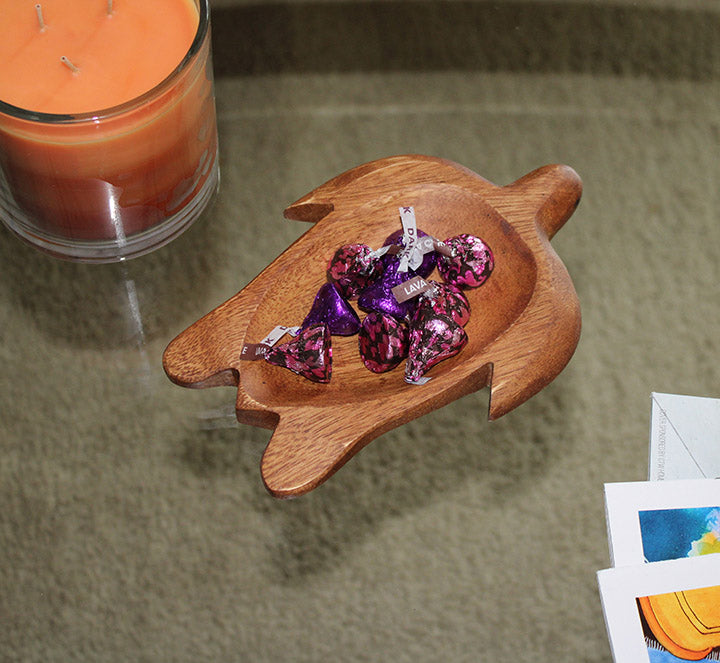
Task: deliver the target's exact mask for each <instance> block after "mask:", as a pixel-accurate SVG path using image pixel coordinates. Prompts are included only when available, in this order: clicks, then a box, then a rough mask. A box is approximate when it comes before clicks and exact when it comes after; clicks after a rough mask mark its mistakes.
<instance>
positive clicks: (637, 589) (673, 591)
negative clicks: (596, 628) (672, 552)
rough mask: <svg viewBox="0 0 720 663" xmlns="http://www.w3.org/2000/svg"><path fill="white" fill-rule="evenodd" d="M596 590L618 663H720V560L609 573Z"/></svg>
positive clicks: (600, 578)
mask: <svg viewBox="0 0 720 663" xmlns="http://www.w3.org/2000/svg"><path fill="white" fill-rule="evenodd" d="M598 585H599V588H600V596H601V599H602V605H603V610H604V612H605V624H606V626H607V631H608V637H609V640H610V647H611V649H612V652H613V657H614V659H615V663H660V662H662V663H670V662H673V663H675V662H676V661H686V660H702V661H717V660H720V658H719V657H720V555H705V556H703V557H694V558H691V559H675V560H671V561H667V562H654V563H652V564H643V565H641V566H619V567H616V568H612V569H605V570H603V571H599V572H598ZM638 599H640V600H638ZM647 603H649V605H648V604H647ZM651 622H652V626H651V625H650V623H651ZM690 653H692V656H693V658H692V659H690V658H684V656H688V655H689V654H690Z"/></svg>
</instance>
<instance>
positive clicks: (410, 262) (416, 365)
mask: <svg viewBox="0 0 720 663" xmlns="http://www.w3.org/2000/svg"><path fill="white" fill-rule="evenodd" d="M400 212H401V218H403V214H404V217H405V218H403V229H404V230H399V231H397V232H395V233H393V234H391V235H390V236H389V237H387V238H386V239H385V241H384V243H383V246H382V247H381V248H380V249H378V250H375V251H374V250H373V249H372V248H371V247H369V246H367V245H365V244H359V243H358V244H346V245H344V246H341V247H339V248H338V249H337V251H336V252H335V254H334V255H333V256H332V258H331V259H330V261H329V264H328V268H327V282H326V283H324V284H323V285H322V286H321V287H320V289H319V290H318V292H317V295H316V296H315V300H314V302H313V304H312V308H311V309H310V312H309V313H308V314H307V316H306V317H305V319H304V320H303V322H302V324H301V325H300V326H299V328H296V329H295V330H294V331H295V333H296V334H297V335H296V336H295V338H293V339H292V340H290V341H289V342H287V343H283V344H280V345H274V346H272V347H268V348H267V349H265V350H264V352H263V358H264V359H265V361H267V362H269V363H270V364H273V365H276V366H282V367H284V368H287V369H289V370H291V371H293V372H295V373H297V374H298V375H301V376H303V377H305V378H307V379H309V380H313V381H315V382H329V381H330V377H331V374H332V346H331V337H332V336H333V335H340V336H352V335H355V334H357V335H358V349H359V354H360V359H361V360H362V362H363V363H364V365H365V366H366V367H367V369H368V370H370V371H372V372H374V373H383V372H386V371H390V370H392V369H394V368H395V367H397V366H398V365H399V364H400V363H401V362H402V361H403V360H405V375H404V378H405V381H406V382H408V383H410V384H423V383H424V382H426V381H427V380H428V379H429V378H428V377H424V376H425V373H427V371H428V370H429V369H430V368H432V367H433V366H435V365H436V364H437V363H438V362H441V361H443V360H444V359H448V358H449V357H452V356H454V355H456V354H458V353H459V352H460V351H461V350H462V349H463V348H464V347H465V345H466V344H467V342H468V337H467V333H466V332H465V329H464V327H465V325H466V324H467V322H468V320H469V319H470V304H469V302H468V299H467V297H466V295H465V294H464V292H463V291H464V290H466V289H470V288H477V287H479V286H481V285H482V284H483V283H485V281H486V280H487V279H488V277H489V276H490V274H491V273H492V270H493V267H494V258H493V253H492V251H491V250H490V247H488V245H487V244H486V243H485V242H484V241H483V240H482V239H481V238H479V237H476V236H474V235H470V234H467V233H463V234H459V235H455V236H453V237H449V238H447V239H445V240H444V241H439V240H437V239H436V238H434V237H431V236H429V235H427V234H426V233H424V232H423V231H422V230H417V229H416V228H415V225H414V223H415V221H414V211H413V209H412V208H407V207H406V208H400ZM407 218H409V219H410V220H411V222H412V223H407V224H406V221H405V219H407ZM435 268H437V272H438V274H439V276H440V278H441V279H442V280H441V281H438V280H432V279H430V278H429V277H430V275H431V274H432V273H433V270H435ZM352 300H357V307H358V309H360V311H363V312H365V313H366V315H365V316H364V318H363V319H362V321H361V320H360V316H359V315H358V313H357V312H356V310H355V308H353V306H352V304H351V303H350V302H351V301H352Z"/></svg>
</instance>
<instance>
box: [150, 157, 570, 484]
mask: <svg viewBox="0 0 720 663" xmlns="http://www.w3.org/2000/svg"><path fill="white" fill-rule="evenodd" d="M581 191H582V185H581V182H580V178H579V177H578V175H577V174H576V173H575V171H573V170H572V169H571V168H569V167H567V166H562V165H550V166H545V167H542V168H539V169H537V170H535V171H533V172H531V173H529V174H528V175H526V176H524V177H522V178H521V179H519V180H517V181H516V182H514V183H513V184H510V185H507V186H496V185H494V184H492V183H490V182H488V181H487V180H485V179H483V178H482V177H480V176H479V175H477V174H476V173H474V172H472V171H470V170H468V169H466V168H464V167H462V166H460V165H458V164H456V163H453V162H451V161H447V160H444V159H439V158H435V157H429V156H422V155H405V156H396V157H388V158H385V159H380V160H378V161H373V162H370V163H367V164H364V165H361V166H358V167H356V168H353V169H352V170H349V171H347V172H345V173H343V174H341V175H339V176H337V177H335V178H333V179H332V180H330V181H328V182H326V183H325V184H323V185H321V186H320V187H318V188H317V189H315V190H313V191H312V192H310V193H309V194H307V195H306V196H303V197H302V198H300V199H299V200H298V201H296V202H295V203H293V204H292V205H290V206H289V207H288V208H287V209H286V210H285V217H286V218H288V219H295V220H299V221H305V222H309V223H312V224H314V225H313V226H312V227H311V228H310V229H309V230H308V231H307V232H306V233H305V234H304V235H302V236H301V237H300V238H299V239H298V240H297V241H296V242H294V243H293V244H292V245H291V246H290V247H289V248H288V249H287V250H286V251H285V252H283V253H282V255H280V256H279V257H278V258H277V259H276V260H274V261H273V262H272V263H271V264H270V265H269V266H268V267H267V268H266V269H265V270H264V271H263V272H262V273H261V274H260V275H259V276H257V277H256V278H255V279H254V280H253V281H251V282H250V283H249V284H248V285H247V286H246V287H245V288H243V289H242V290H241V291H240V292H239V293H237V295H235V296H234V297H232V298H231V299H229V300H228V301H227V302H225V303H224V304H222V305H220V306H218V307H217V308H216V309H214V310H213V311H211V312H210V313H208V314H207V315H205V316H204V317H203V318H201V319H200V320H198V321H197V322H196V323H194V324H193V325H192V326H190V327H189V328H188V329H187V330H185V331H184V332H182V333H181V334H180V335H179V336H178V337H177V338H175V339H174V340H173V341H172V342H171V343H170V344H169V345H168V347H167V349H166V350H165V353H164V357H163V365H164V368H165V371H166V373H167V375H168V377H169V378H170V379H171V380H172V381H173V382H175V383H177V384H179V385H182V386H185V387H210V386H218V385H236V386H237V388H238V392H237V402H236V411H237V417H238V420H239V421H240V422H243V423H247V424H251V425H256V426H264V427H267V428H272V429H274V433H273V435H272V437H271V439H270V442H269V443H268V446H267V448H266V450H265V453H264V455H263V458H262V463H261V473H262V478H263V481H264V482H265V485H266V487H267V488H268V490H269V491H270V492H271V493H272V494H273V495H275V496H277V497H292V496H297V495H301V494H303V493H306V492H308V491H310V490H312V489H313V488H315V487H317V486H318V485H319V484H321V483H322V482H323V481H325V480H326V479H327V478H328V477H329V476H331V475H332V474H333V473H334V472H335V471H336V470H337V469H338V468H340V467H341V466H342V465H343V464H344V463H345V462H346V461H347V460H349V459H350V458H351V457H352V456H353V455H354V454H355V453H357V452H358V451H359V450H360V449H361V448H362V447H363V446H365V445H366V444H367V443H368V442H370V441H372V440H373V439H375V438H376V437H377V436H379V435H381V434H382V433H384V432H386V431H388V430H390V429H392V428H395V427H396V426H399V425H401V424H403V423H406V422H408V421H410V420H412V419H415V418H417V417H420V416H422V415H424V414H426V413H427V412H430V411H431V410H434V409H436V408H439V407H442V406H443V405H445V404H447V403H449V402H451V401H453V400H455V399H457V398H460V397H461V396H463V395H465V394H468V393H471V392H473V391H476V390H478V389H481V388H483V387H485V386H488V385H489V386H490V388H491V395H490V407H489V418H490V419H496V418H498V417H500V416H502V415H504V414H506V413H507V412H509V411H510V410H512V409H513V408H515V407H517V406H518V405H520V404H521V403H523V402H524V401H526V400H527V399H528V398H530V397H531V396H533V395H534V394H536V393H537V392H538V391H540V390H541V389H542V388H543V387H544V386H546V385H547V384H548V383H549V382H551V381H552V380H553V379H554V378H555V377H556V376H557V375H558V373H560V371H561V370H562V369H563V368H564V367H565V365H566V364H567V362H568V361H569V360H570V358H571V356H572V354H573V352H574V350H575V347H576V345H577V342H578V339H579V335H580V306H579V302H578V298H577V295H576V293H575V289H574V287H573V284H572V281H571V279H570V276H569V275H568V273H567V270H566V269H565V267H564V265H563V263H562V262H561V260H560V259H559V258H558V256H557V255H556V253H555V251H554V250H553V248H552V246H551V245H550V239H551V238H552V237H553V235H554V234H555V233H556V232H557V231H558V230H559V229H560V228H561V227H562V225H563V224H564V223H565V221H566V220H567V219H568V218H569V217H570V215H571V214H572V213H573V211H574V210H575V208H576V206H577V204H578V202H579V200H580V195H581ZM400 206H412V207H414V209H415V215H416V217H417V223H418V228H420V229H421V230H424V231H425V232H426V233H428V234H430V235H432V236H434V237H437V238H438V239H446V238H448V237H451V236H453V235H456V234H459V233H471V234H474V235H477V236H479V237H481V238H483V240H485V241H486V243H487V244H488V245H489V246H490V247H491V249H492V251H493V253H494V256H495V269H494V271H493V273H492V275H491V277H490V278H489V279H488V280H487V282H486V283H485V284H483V285H482V286H481V287H479V288H475V289H470V290H466V295H467V297H468V299H469V301H470V305H471V316H470V321H469V322H468V324H467V326H466V331H467V334H468V337H469V341H468V345H467V346H466V347H465V348H464V349H463V350H462V351H461V352H460V354H458V355H456V356H455V357H453V358H451V359H448V360H446V361H443V362H441V363H440V364H437V365H436V366H434V367H433V368H431V369H430V371H429V372H428V374H427V376H428V377H431V378H432V379H431V380H430V381H429V382H428V383H427V384H424V385H422V386H416V385H409V384H407V383H405V382H404V380H403V369H402V365H401V366H400V367H399V368H397V369H395V370H393V371H390V372H388V373H383V374H375V373H371V372H370V371H368V370H367V369H366V368H365V366H364V365H363V363H362V361H361V359H360V357H359V354H358V346H357V343H358V341H357V336H354V337H339V336H333V337H332V346H333V372H332V379H331V381H330V383H328V384H318V383H314V382H310V381H308V380H306V379H304V378H302V377H300V376H298V375H295V374H294V373H292V372H290V371H288V370H286V369H283V368H279V367H277V366H272V365H269V364H268V363H266V362H264V361H241V360H240V353H241V351H242V348H243V346H244V345H245V344H246V343H257V342H259V341H260V340H261V339H263V338H264V337H265V336H266V335H267V334H268V333H269V332H270V331H271V330H272V329H273V328H274V327H275V326H276V325H278V324H285V325H297V324H300V323H301V322H302V320H303V319H304V317H305V315H306V314H307V312H308V311H309V309H310V306H311V305H312V301H313V298H314V295H315V293H316V292H317V290H318V288H319V287H320V286H321V285H322V284H323V283H324V282H325V280H326V269H327V263H328V260H329V259H330V258H331V257H332V255H333V254H334V253H335V251H336V249H337V248H339V247H340V246H341V245H343V244H348V243H355V242H359V243H364V244H368V245H370V246H371V247H373V248H377V247H379V246H381V245H382V243H383V241H384V239H385V238H386V237H387V236H388V235H389V234H390V233H392V232H394V231H395V230H398V229H400V228H401V225H400V220H399V214H398V208H399V207H400ZM430 278H437V279H438V280H439V277H438V276H437V272H435V273H434V274H433V275H431V277H430ZM360 315H361V317H362V316H363V314H362V312H360ZM472 414H473V413H470V415H471V416H472Z"/></svg>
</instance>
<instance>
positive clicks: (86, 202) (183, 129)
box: [0, 0, 218, 261]
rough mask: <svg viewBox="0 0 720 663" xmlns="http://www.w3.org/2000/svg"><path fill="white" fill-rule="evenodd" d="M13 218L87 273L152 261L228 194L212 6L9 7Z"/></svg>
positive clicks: (2, 111) (4, 94)
mask: <svg viewBox="0 0 720 663" xmlns="http://www.w3.org/2000/svg"><path fill="white" fill-rule="evenodd" d="M0 16H1V17H2V20H1V22H0V61H1V62H3V66H2V67H1V68H0V215H2V217H3V221H4V222H5V223H6V225H8V227H10V228H11V229H12V230H13V231H15V232H16V233H17V234H18V235H20V236H21V237H22V238H24V239H25V240H27V241H29V242H31V243H33V244H35V245H36V246H38V247H39V248H42V249H44V250H46V251H49V252H51V253H53V254H55V255H58V256H60V257H68V258H71V259H78V260H86V261H106V260H117V259H121V258H123V257H127V256H132V255H139V254H140V253H145V252H147V251H148V250H151V249H153V248H155V247H156V246H159V245H161V244H163V243H165V242H166V241H169V239H171V238H172V237H174V236H175V235H176V234H178V233H179V232H181V231H182V230H183V229H184V228H185V227H187V225H189V223H191V222H192V221H193V220H194V219H195V218H196V217H197V215H198V214H199V212H200V211H202V209H203V208H204V207H205V205H206V204H207V202H208V200H209V199H210V198H211V197H212V193H213V192H214V191H215V188H216V185H217V177H218V170H217V128H216V120H215V101H214V96H213V83H212V66H211V57H210V35H209V9H208V4H207V0H152V2H148V1H147V0H44V1H43V2H41V3H35V2H29V1H27V0H0Z"/></svg>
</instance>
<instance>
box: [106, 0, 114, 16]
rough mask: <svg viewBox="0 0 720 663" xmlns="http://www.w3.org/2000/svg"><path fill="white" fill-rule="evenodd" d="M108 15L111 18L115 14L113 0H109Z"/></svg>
mask: <svg viewBox="0 0 720 663" xmlns="http://www.w3.org/2000/svg"><path fill="white" fill-rule="evenodd" d="M107 13H108V16H111V15H112V13H113V0H107Z"/></svg>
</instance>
